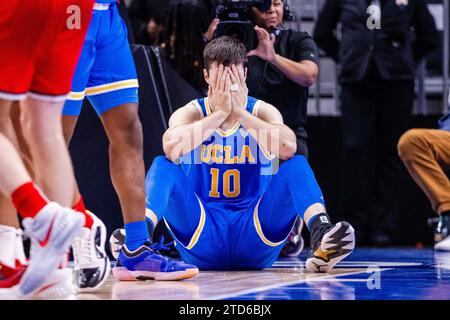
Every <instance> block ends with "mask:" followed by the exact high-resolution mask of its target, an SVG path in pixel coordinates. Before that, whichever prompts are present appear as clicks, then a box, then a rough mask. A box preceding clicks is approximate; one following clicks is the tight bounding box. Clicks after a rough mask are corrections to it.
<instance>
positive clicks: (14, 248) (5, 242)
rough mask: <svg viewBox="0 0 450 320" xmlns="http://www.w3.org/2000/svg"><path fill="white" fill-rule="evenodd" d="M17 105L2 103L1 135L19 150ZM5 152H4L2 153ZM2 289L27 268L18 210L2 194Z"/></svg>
mask: <svg viewBox="0 0 450 320" xmlns="http://www.w3.org/2000/svg"><path fill="white" fill-rule="evenodd" d="M14 104H15V103H11V102H10V101H6V100H3V101H2V102H0V133H2V134H3V135H4V136H5V137H6V138H7V139H8V140H9V141H10V142H11V144H12V145H13V146H14V147H15V148H17V139H16V135H15V132H14V127H13V125H12V121H11V118H10V114H11V109H12V108H13V107H15V108H18V106H14ZM2 152H3V151H2ZM0 243H1V246H2V250H0V266H1V267H0V278H3V280H0V288H2V287H3V288H5V287H12V286H14V285H16V284H17V283H18V282H19V280H20V277H21V276H22V274H23V272H24V271H25V266H26V263H27V261H26V257H25V252H24V248H23V241H22V229H21V228H20V223H19V219H18V216H17V209H16V208H15V207H14V206H13V204H12V202H11V198H10V197H9V196H7V195H5V194H3V193H1V192H0Z"/></svg>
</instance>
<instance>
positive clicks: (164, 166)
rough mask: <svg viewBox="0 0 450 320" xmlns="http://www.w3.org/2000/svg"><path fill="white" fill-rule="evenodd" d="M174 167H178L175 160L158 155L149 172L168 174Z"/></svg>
mask: <svg viewBox="0 0 450 320" xmlns="http://www.w3.org/2000/svg"><path fill="white" fill-rule="evenodd" d="M173 168H177V167H176V165H175V164H174V163H173V162H171V161H170V160H168V159H167V158H166V157H165V156H158V157H156V158H155V159H153V162H152V165H151V167H150V171H149V172H151V173H157V172H160V173H163V174H167V173H168V172H169V171H170V170H171V169H173Z"/></svg>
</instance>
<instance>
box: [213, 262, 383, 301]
mask: <svg viewBox="0 0 450 320" xmlns="http://www.w3.org/2000/svg"><path fill="white" fill-rule="evenodd" d="M386 270H389V269H380V271H386ZM362 273H367V270H361V271H354V272H346V273H340V274H327V275H324V276H323V277H320V278H319V277H318V278H312V279H317V280H316V281H318V280H319V279H320V280H322V281H325V280H326V281H328V280H329V279H336V278H337V277H342V276H349V275H356V274H362ZM312 279H306V278H303V279H299V280H293V281H288V282H285V283H281V284H272V285H268V286H262V287H258V288H252V289H246V290H241V291H236V292H233V293H231V292H230V293H228V294H223V295H216V296H212V297H209V298H206V300H224V299H228V298H237V297H240V296H244V295H247V294H251V293H257V292H262V291H268V290H272V289H277V288H281V287H289V286H292V285H295V284H300V283H307V282H310V281H311V280H312Z"/></svg>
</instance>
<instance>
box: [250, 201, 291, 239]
mask: <svg viewBox="0 0 450 320" xmlns="http://www.w3.org/2000/svg"><path fill="white" fill-rule="evenodd" d="M261 199H262V197H261V198H259V200H258V203H257V204H256V206H255V209H254V210H253V222H254V224H255V229H256V232H257V233H258V235H259V237H260V238H261V240H262V242H264V243H265V244H267V245H268V246H271V247H278V246H279V245H282V244H283V243H284V241H285V240H283V241H280V242H272V241H270V240H269V239H267V238H266V236H265V235H264V233H263V231H262V227H261V223H260V222H259V216H258V210H259V203H260V202H261Z"/></svg>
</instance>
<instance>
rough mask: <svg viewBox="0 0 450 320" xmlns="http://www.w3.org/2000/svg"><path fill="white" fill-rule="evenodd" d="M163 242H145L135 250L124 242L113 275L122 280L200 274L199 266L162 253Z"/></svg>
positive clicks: (175, 277) (189, 276)
mask: <svg viewBox="0 0 450 320" xmlns="http://www.w3.org/2000/svg"><path fill="white" fill-rule="evenodd" d="M160 248H161V244H159V243H156V244H150V243H148V242H147V243H145V244H144V245H142V246H140V247H139V248H137V249H136V250H134V251H131V250H128V248H127V246H126V245H125V244H124V245H123V246H122V248H121V249H120V252H119V257H118V259H117V261H116V265H115V266H114V268H113V275H114V277H115V278H116V279H118V280H122V281H132V280H183V279H189V278H192V277H194V276H196V275H197V274H198V272H199V271H198V268H197V267H196V266H194V265H190V264H186V263H184V262H182V261H177V260H172V259H169V258H167V257H164V256H163V255H161V254H160V253H159V252H158V250H160Z"/></svg>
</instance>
